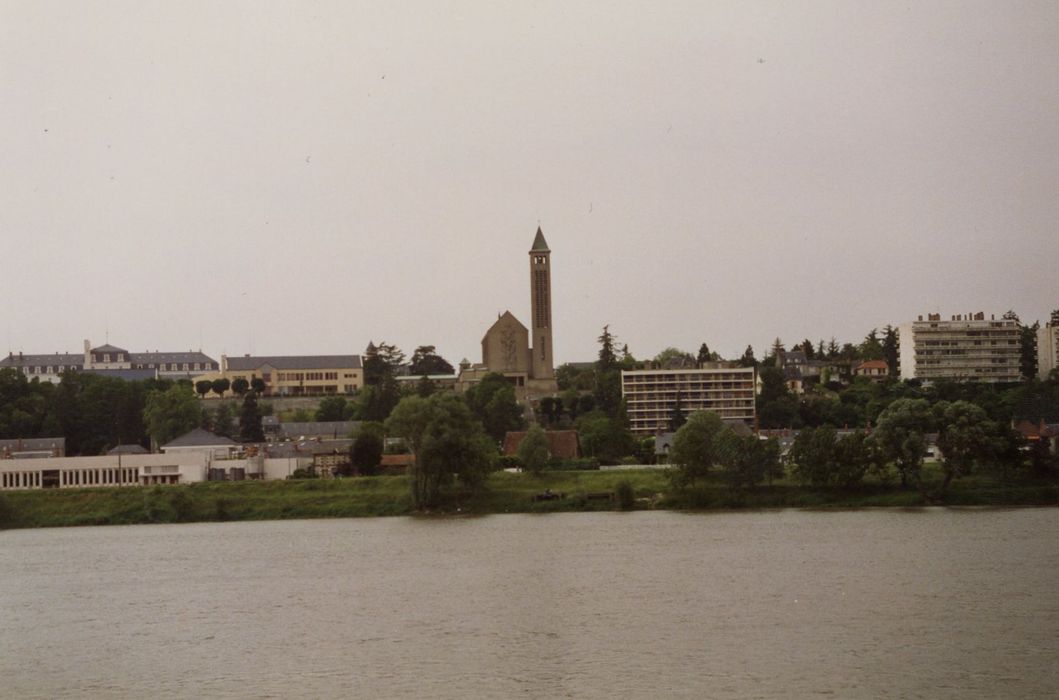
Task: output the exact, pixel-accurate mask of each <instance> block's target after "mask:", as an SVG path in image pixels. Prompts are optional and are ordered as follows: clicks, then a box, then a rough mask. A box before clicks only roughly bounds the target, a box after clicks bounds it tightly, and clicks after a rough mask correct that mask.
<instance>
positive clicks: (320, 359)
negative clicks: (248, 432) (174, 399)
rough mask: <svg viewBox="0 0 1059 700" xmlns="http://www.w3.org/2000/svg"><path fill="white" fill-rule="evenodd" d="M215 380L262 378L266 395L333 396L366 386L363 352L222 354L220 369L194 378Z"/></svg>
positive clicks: (251, 380) (354, 391)
mask: <svg viewBox="0 0 1059 700" xmlns="http://www.w3.org/2000/svg"><path fill="white" fill-rule="evenodd" d="M216 379H227V380H228V381H229V382H234V381H235V380H237V379H243V380H245V381H247V382H253V381H254V380H255V379H259V380H261V382H262V383H263V384H264V387H265V388H264V391H263V392H262V393H263V395H264V396H334V395H337V394H353V393H356V392H357V391H359V390H360V389H361V388H362V387H363V386H364V364H363V362H362V361H361V357H360V355H271V356H255V355H243V356H241V357H228V356H227V355H221V365H220V370H219V371H217V372H211V373H205V374H200V375H199V376H197V377H194V380H195V381H196V382H197V381H204V380H205V381H211V382H212V381H214V380H216Z"/></svg>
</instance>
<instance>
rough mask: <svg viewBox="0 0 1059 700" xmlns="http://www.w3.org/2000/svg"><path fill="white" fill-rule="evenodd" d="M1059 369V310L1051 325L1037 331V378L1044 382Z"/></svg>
mask: <svg viewBox="0 0 1059 700" xmlns="http://www.w3.org/2000/svg"><path fill="white" fill-rule="evenodd" d="M1056 367H1059V310H1056V311H1053V312H1052V318H1051V321H1050V322H1049V323H1046V324H1044V325H1043V326H1041V327H1040V328H1038V329H1037V377H1038V378H1040V379H1041V380H1042V381H1043V380H1045V379H1047V378H1048V375H1049V374H1051V372H1052V370H1053V369H1055V368H1056Z"/></svg>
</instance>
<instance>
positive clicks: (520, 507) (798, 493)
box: [0, 470, 1059, 528]
mask: <svg viewBox="0 0 1059 700" xmlns="http://www.w3.org/2000/svg"><path fill="white" fill-rule="evenodd" d="M927 477H928V478H931V479H933V478H934V477H935V475H934V474H933V473H928V474H927ZM623 482H625V483H628V485H629V487H630V488H631V490H632V494H633V496H634V499H635V500H634V507H635V508H637V509H649V508H668V509H682V510H699V509H731V508H856V507H916V506H923V505H930V504H938V503H937V501H933V502H931V503H928V502H927V501H926V500H925V499H924V498H923V496H922V495H921V494H920V493H919V492H918V491H916V490H914V489H901V488H899V487H898V486H896V485H894V484H885V483H878V482H867V483H865V484H862V485H861V486H859V487H857V488H854V489H847V490H843V489H823V488H811V487H807V486H802V485H798V484H794V483H790V482H787V481H779V482H776V483H773V484H771V485H762V486H759V487H757V488H755V489H752V490H747V491H733V490H731V489H729V488H728V487H727V485H726V484H725V483H724V482H723V481H722V480H721V479H720V478H719V477H716V478H711V479H708V480H705V481H703V482H701V483H699V484H696V485H695V486H694V487H692V488H689V489H686V490H683V491H673V490H672V489H671V488H670V483H669V480H668V478H667V476H666V474H665V473H664V472H662V471H657V470H643V471H620V472H601V471H569V472H545V473H543V474H541V475H540V476H533V475H530V474H510V473H507V472H497V473H494V474H492V475H491V476H490V477H489V480H488V482H487V484H486V487H485V488H484V489H482V490H481V491H479V492H477V493H470V492H466V491H460V490H458V489H453V490H451V491H450V492H448V493H447V494H446V496H445V499H444V500H443V502H442V504H441V506H440V507H439V508H438V511H437V512H440V513H470V514H488V513H553V512H571V511H597V510H617V509H619V507H621V504H620V503H619V502H618V500H617V499H616V498H602V499H594V498H589V495H590V494H601V493H608V494H615V493H617V492H618V491H619V488H621V484H622V483H623ZM545 489H550V490H551V491H552V492H553V493H562V494H564V496H565V497H564V498H562V499H557V500H549V501H535V500H534V499H533V496H534V495H536V494H539V493H542V492H543V491H544V490H545ZM943 504H944V505H961V506H964V505H976V506H978V505H997V506H1004V505H1006V506H1024V505H1059V484H1057V483H1056V482H1055V481H1047V482H1020V483H1017V484H1001V483H998V482H997V481H996V480H994V479H992V478H989V477H984V476H974V477H969V478H965V479H960V480H958V481H955V482H954V483H953V484H952V486H951V487H950V489H949V491H948V492H947V493H946V495H945V497H944V500H943ZM412 512H413V509H412V503H411V499H410V497H409V492H408V481H407V479H406V478H405V477H399V476H381V477H365V478H355V479H337V480H297V481H244V482H221V483H218V482H204V483H195V484H189V485H183V486H156V487H144V488H130V487H125V488H85V489H61V490H47V491H16V492H7V493H4V494H0V527H12V528H24V527H61V526H73V525H114V524H136V523H160V522H199V521H223V520H282V519H292V518H355V517H368V516H384V515H407V514H411V513H412Z"/></svg>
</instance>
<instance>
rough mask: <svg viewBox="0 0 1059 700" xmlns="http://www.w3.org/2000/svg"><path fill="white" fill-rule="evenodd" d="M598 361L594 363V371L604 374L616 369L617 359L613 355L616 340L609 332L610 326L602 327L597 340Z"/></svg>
mask: <svg viewBox="0 0 1059 700" xmlns="http://www.w3.org/2000/svg"><path fill="white" fill-rule="evenodd" d="M597 340H598V341H599V359H598V360H597V361H596V370H597V371H601V372H606V371H609V370H613V369H617V367H618V357H617V355H615V354H614V344H615V343H616V342H617V339H616V338H615V337H614V336H613V335H612V334H611V332H610V325H609V324H608V325H606V326H603V333H602V334H600V336H599V338H597Z"/></svg>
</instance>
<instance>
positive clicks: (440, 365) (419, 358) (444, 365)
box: [409, 345, 456, 375]
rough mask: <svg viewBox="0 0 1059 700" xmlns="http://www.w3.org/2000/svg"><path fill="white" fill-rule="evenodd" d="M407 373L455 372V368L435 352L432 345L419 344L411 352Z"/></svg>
mask: <svg viewBox="0 0 1059 700" xmlns="http://www.w3.org/2000/svg"><path fill="white" fill-rule="evenodd" d="M409 373H410V374H414V375H427V374H455V373H456V370H455V368H453V366H452V365H451V364H449V363H448V362H447V361H446V360H445V358H443V357H441V356H440V355H438V354H437V353H436V352H435V348H434V346H433V345H420V346H419V347H418V348H416V349H415V352H413V353H412V363H411V367H410V368H409Z"/></svg>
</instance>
